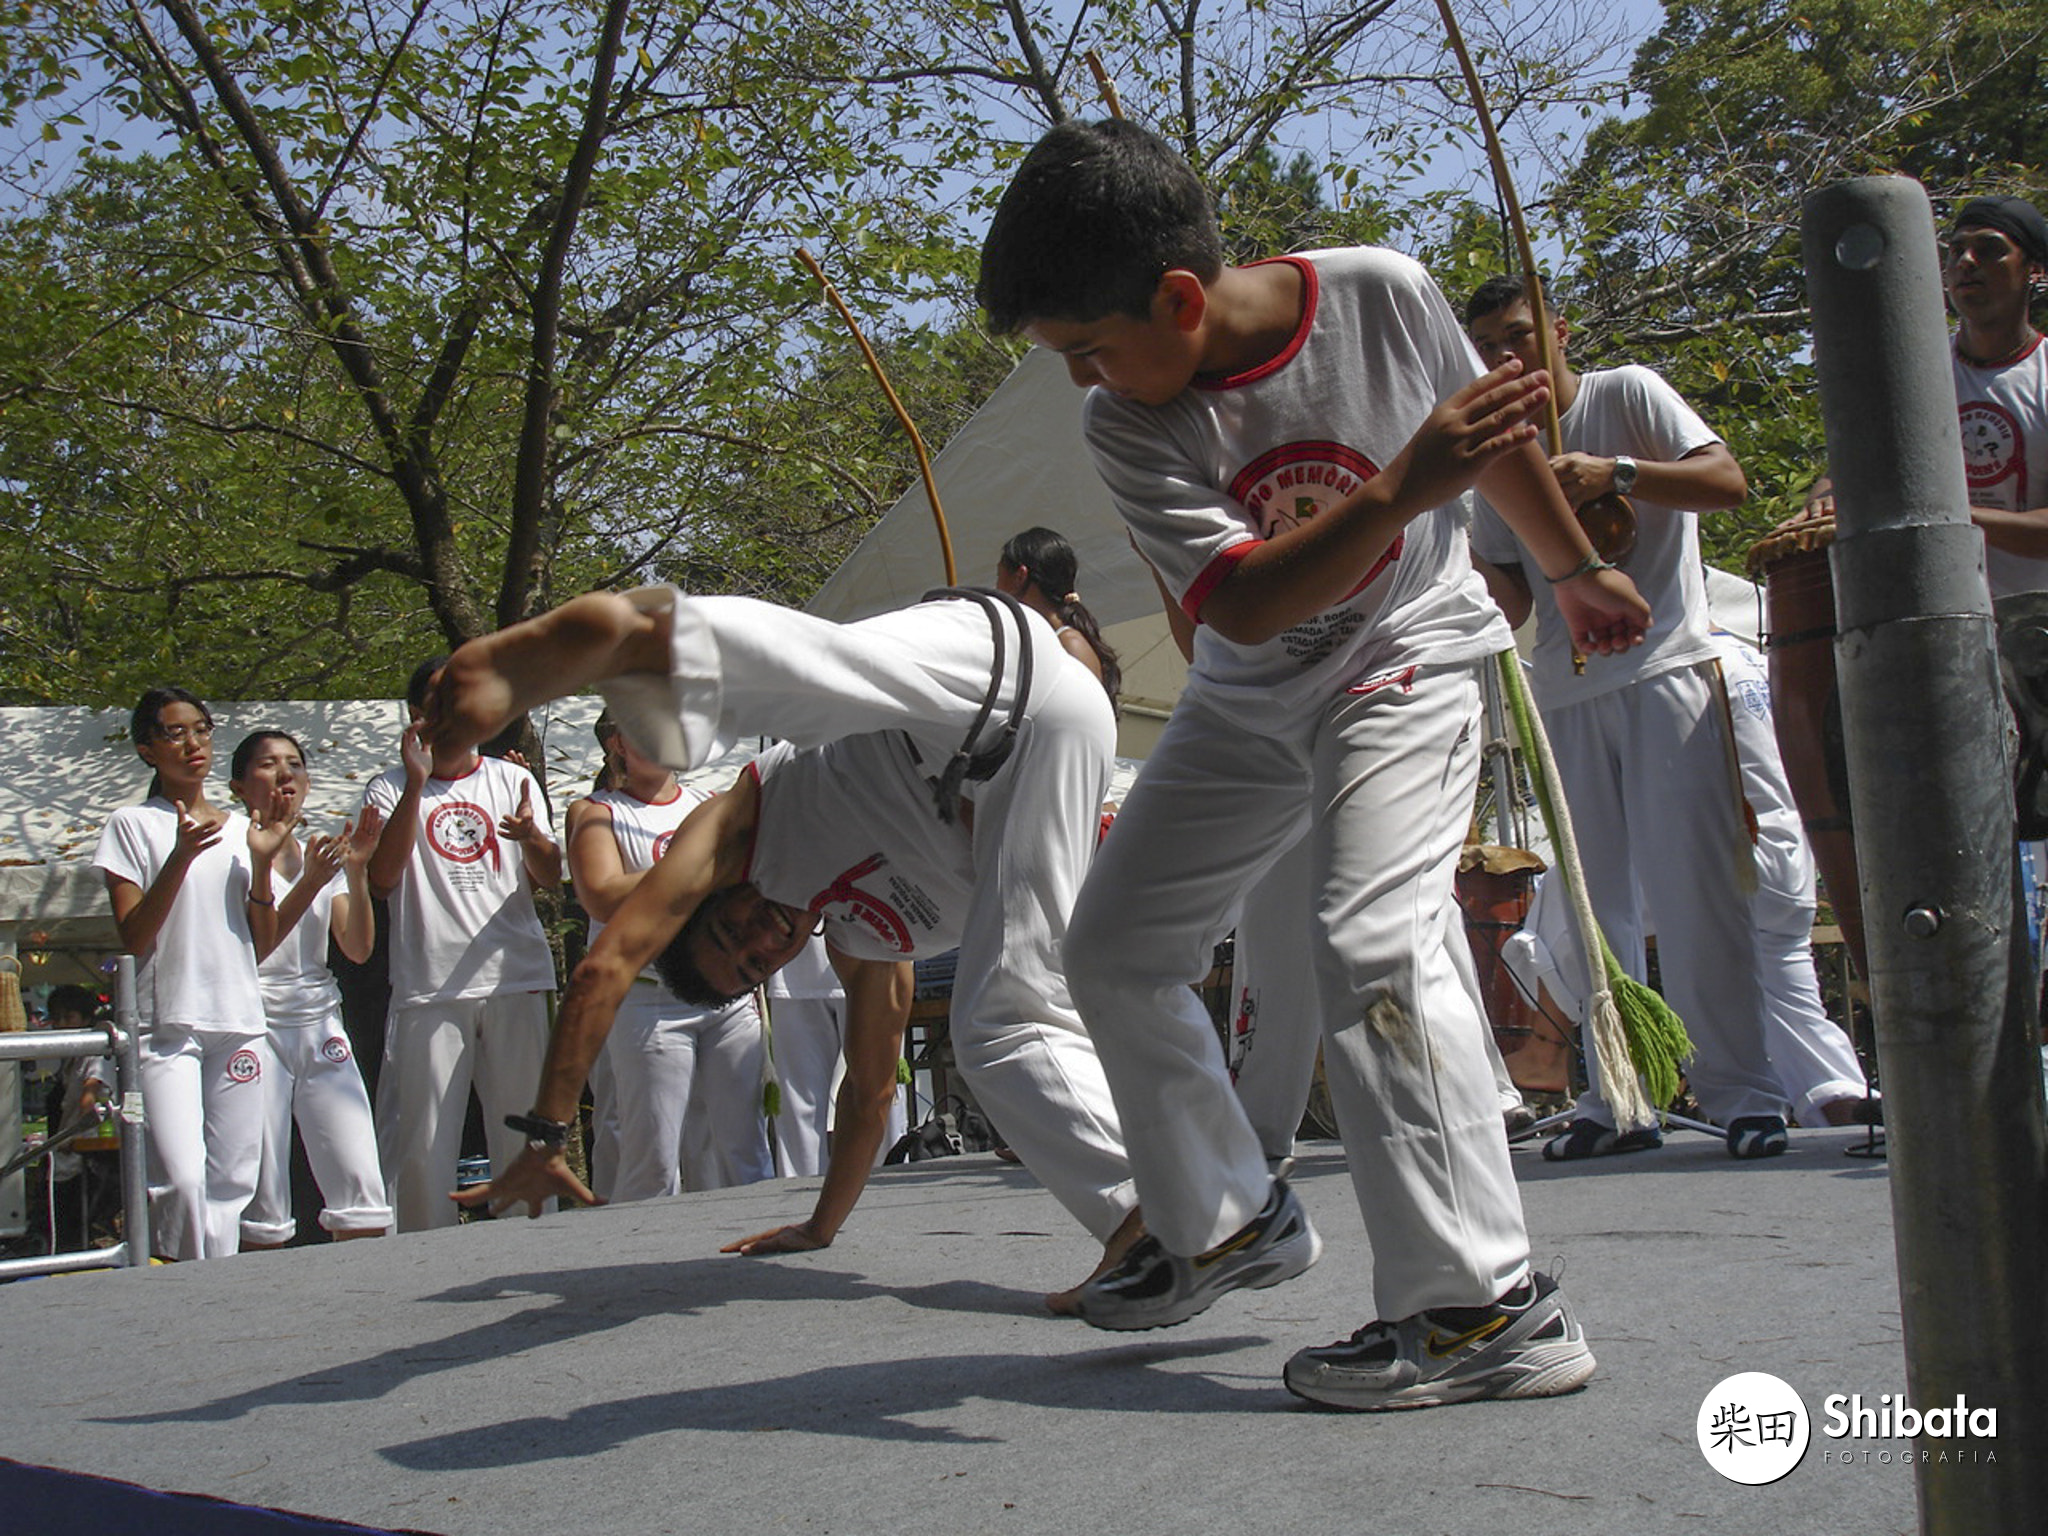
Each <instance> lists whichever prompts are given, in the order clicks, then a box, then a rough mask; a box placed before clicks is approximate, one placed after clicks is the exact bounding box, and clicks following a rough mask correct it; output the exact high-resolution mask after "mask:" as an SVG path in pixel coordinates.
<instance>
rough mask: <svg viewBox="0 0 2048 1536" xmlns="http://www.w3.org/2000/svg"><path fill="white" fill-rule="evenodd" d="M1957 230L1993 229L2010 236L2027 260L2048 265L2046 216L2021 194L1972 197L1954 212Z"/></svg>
mask: <svg viewBox="0 0 2048 1536" xmlns="http://www.w3.org/2000/svg"><path fill="white" fill-rule="evenodd" d="M1960 229H1995V230H1997V231H1998V232H1999V233H2000V234H2002V235H2005V236H2007V237H2009V238H2010V239H2011V241H2012V243H2013V244H2014V245H2016V246H2018V247H2019V248H2020V253H2021V254H2022V255H2024V256H2025V257H2026V258H2027V260H2029V261H2037V262H2040V263H2041V264H2042V265H2044V266H2048V219H2043V218H2042V217H2041V214H2040V210H2038V209H2037V208H2035V207H2034V205H2033V204H2032V203H2030V202H2028V201H2027V200H2026V199H2025V198H2023V197H1973V198H1971V199H1970V200H1969V201H1968V202H1967V203H1965V204H1963V206H1962V211H1961V212H1959V213H1957V215H1956V222H1955V228H1954V229H1951V230H1950V231H1949V233H1950V234H1954V233H1955V231H1956V230H1960Z"/></svg>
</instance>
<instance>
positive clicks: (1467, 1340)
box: [1422, 1317, 1508, 1360]
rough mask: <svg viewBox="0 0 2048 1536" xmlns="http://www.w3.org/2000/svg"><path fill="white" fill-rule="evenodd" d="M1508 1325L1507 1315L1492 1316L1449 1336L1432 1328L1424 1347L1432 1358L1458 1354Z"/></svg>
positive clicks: (1437, 1358)
mask: <svg viewBox="0 0 2048 1536" xmlns="http://www.w3.org/2000/svg"><path fill="white" fill-rule="evenodd" d="M1507 1325H1508V1320H1507V1319H1506V1318H1505V1317H1496V1318H1491V1319H1489V1320H1487V1321H1486V1322H1483V1323H1481V1324H1480V1325H1479V1326H1478V1327H1477V1328H1468V1329H1466V1330H1465V1332H1463V1333H1458V1334H1452V1335H1451V1336H1450V1337H1448V1338H1446V1337H1445V1336H1444V1335H1443V1334H1441V1333H1438V1332H1437V1331H1436V1330H1435V1329H1434V1328H1432V1329H1430V1331H1429V1338H1428V1339H1427V1340H1426V1341H1425V1342H1424V1343H1423V1346H1422V1347H1423V1349H1425V1350H1426V1351H1428V1353H1429V1357H1430V1359H1432V1360H1441V1359H1443V1358H1444V1357H1445V1356H1446V1355H1451V1354H1456V1353H1457V1352H1458V1351H1459V1350H1461V1349H1463V1348H1464V1347H1465V1346H1466V1345H1468V1344H1477V1343H1479V1342H1481V1341H1482V1340H1485V1339H1490V1338H1492V1337H1493V1336H1494V1335H1495V1334H1496V1333H1499V1332H1500V1331H1501V1329H1503V1328H1505V1327H1507Z"/></svg>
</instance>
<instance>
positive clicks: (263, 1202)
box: [242, 1013, 391, 1247]
mask: <svg viewBox="0 0 2048 1536" xmlns="http://www.w3.org/2000/svg"><path fill="white" fill-rule="evenodd" d="M261 1049H262V1051H263V1053H264V1080H265V1082H267V1083H268V1084H269V1092H268V1093H266V1094H265V1096H264V1125H263V1171H262V1173H261V1174H260V1175H259V1177H258V1178H257V1180H256V1194H255V1197H254V1198H253V1199H251V1200H250V1202H249V1204H248V1208H247V1209H245V1210H244V1211H243V1212H242V1241H243V1242H245V1243H262V1244H267V1245H269V1246H271V1247H276V1246H278V1245H279V1244H283V1243H288V1242H290V1241H291V1240H292V1238H293V1237H294V1236H295V1235H296V1234H297V1232H298V1222H297V1221H296V1220H295V1219H294V1218H293V1216H292V1126H293V1125H294V1123H296V1124H297V1126H298V1129H299V1137H300V1139H301V1140H302V1141H304V1142H305V1144H306V1163H307V1166H308V1167H310V1168H311V1169H312V1170H313V1182H314V1183H316V1184H318V1185H319V1186H320V1198H321V1201H322V1209H321V1211H320V1226H321V1229H322V1230H323V1231H327V1232H381V1231H383V1230H384V1229H385V1228H386V1227H389V1226H390V1225H391V1207H390V1206H389V1205H387V1204H385V1202H384V1171H383V1169H382V1168H381V1167H380V1166H379V1165H378V1162H377V1128H376V1125H375V1123H374V1122H373V1121H372V1119H371V1116H370V1095H369V1093H368V1092H367V1091H366V1090H365V1089H364V1087H363V1073H362V1069H361V1067H359V1066H358V1065H357V1064H356V1057H355V1050H354V1048H353V1046H351V1045H350V1043H349V1038H348V1031H347V1030H345V1029H343V1028H342V1024H341V1015H340V1014H339V1013H329V1014H328V1015H327V1016H326V1017H325V1018H322V1019H319V1020H316V1021H314V1022H312V1023H306V1024H285V1025H273V1026H272V1027H271V1030H270V1033H269V1034H267V1035H265V1036H264V1037H263V1043H262V1046H261Z"/></svg>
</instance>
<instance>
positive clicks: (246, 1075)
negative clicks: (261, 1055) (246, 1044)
mask: <svg viewBox="0 0 2048 1536" xmlns="http://www.w3.org/2000/svg"><path fill="white" fill-rule="evenodd" d="M262 1075H263V1063H262V1062H261V1061H259V1060H258V1059H257V1056H256V1053H255V1052H254V1051H250V1050H241V1051H237V1052H235V1054H234V1055H232V1056H230V1057H229V1058H228V1081H229V1082H231V1083H253V1082H255V1081H256V1079H257V1078H259V1077H261V1076H262Z"/></svg>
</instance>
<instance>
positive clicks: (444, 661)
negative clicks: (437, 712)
mask: <svg viewBox="0 0 2048 1536" xmlns="http://www.w3.org/2000/svg"><path fill="white" fill-rule="evenodd" d="M447 665H448V658H447V656H446V655H445V654H444V655H440V656H429V657H428V658H427V659H426V660H425V661H423V662H421V663H420V664H419V665H418V666H416V667H414V668H413V669H412V676H411V677H409V678H407V679H406V681H405V702H406V704H407V705H408V706H410V707H411V708H413V709H419V708H420V707H421V706H423V705H424V704H425V703H426V702H427V689H428V687H430V686H431V685H432V683H433V681H434V674H435V673H436V672H438V671H440V670H441V669H442V668H443V667H445V666H447Z"/></svg>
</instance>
